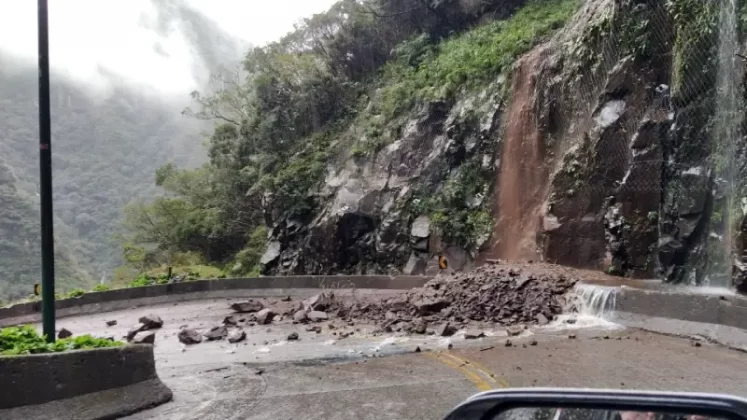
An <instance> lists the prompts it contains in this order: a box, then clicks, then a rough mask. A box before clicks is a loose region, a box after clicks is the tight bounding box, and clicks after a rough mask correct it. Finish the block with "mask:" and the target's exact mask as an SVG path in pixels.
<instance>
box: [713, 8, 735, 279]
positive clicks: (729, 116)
mask: <svg viewBox="0 0 747 420" xmlns="http://www.w3.org/2000/svg"><path fill="white" fill-rule="evenodd" d="M737 3H738V0H721V8H720V12H719V46H718V75H717V77H718V78H717V86H716V125H715V127H714V136H713V145H714V146H715V150H714V153H715V156H716V158H717V159H716V165H715V166H716V171H717V172H716V174H717V176H718V182H719V184H721V187H723V188H722V190H723V192H724V194H725V196H724V199H723V200H721V203H722V204H721V205H720V208H716V209H714V210H715V211H714V214H715V213H716V212H718V213H720V214H721V216H722V221H723V223H724V225H723V226H724V229H723V238H722V240H721V243H722V247H721V249H718V250H716V251H715V252H712V253H711V255H709V258H711V261H712V262H711V264H710V266H711V267H712V268H711V270H710V272H709V273H708V277H707V283H708V285H710V286H716V287H729V286H730V285H731V281H730V277H731V276H730V268H731V259H732V253H733V249H734V243H733V236H734V232H733V229H732V226H733V219H734V218H735V217H737V216H738V215H736V214H734V213H735V212H736V211H737V209H736V207H735V204H736V203H735V200H736V198H737V197H736V191H735V190H736V183H737V181H738V180H737V162H736V157H737V142H738V141H739V139H740V137H741V127H742V119H743V116H742V112H741V103H740V96H741V75H742V72H741V70H742V66H743V63H742V62H741V59H740V58H739V57H737V56H736V55H735V53H738V52H740V47H739V29H738V22H737V9H738V4H737Z"/></svg>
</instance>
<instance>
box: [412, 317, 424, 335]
mask: <svg viewBox="0 0 747 420" xmlns="http://www.w3.org/2000/svg"><path fill="white" fill-rule="evenodd" d="M427 329H428V323H427V322H425V320H423V319H418V320H416V321H415V322H413V323H412V332H414V333H415V334H425V331H426V330H427Z"/></svg>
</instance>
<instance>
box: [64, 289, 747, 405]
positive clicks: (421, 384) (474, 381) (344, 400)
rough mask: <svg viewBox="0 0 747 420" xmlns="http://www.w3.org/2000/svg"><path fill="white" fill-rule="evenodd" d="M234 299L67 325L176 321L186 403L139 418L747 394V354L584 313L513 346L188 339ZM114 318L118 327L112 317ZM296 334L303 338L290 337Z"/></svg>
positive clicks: (307, 338) (277, 331)
mask: <svg viewBox="0 0 747 420" xmlns="http://www.w3.org/2000/svg"><path fill="white" fill-rule="evenodd" d="M229 303H231V301H229V300H225V299H220V300H212V301H196V302H183V303H179V304H168V305H159V306H153V307H149V308H136V309H131V310H126V311H117V312H109V313H102V314H96V315H89V316H85V317H79V318H64V319H61V320H59V321H58V328H59V327H65V328H67V329H69V330H71V331H73V333H75V334H83V333H90V334H94V335H99V336H108V335H113V336H115V337H116V338H120V337H121V336H122V335H124V333H125V332H126V331H127V329H128V328H129V327H130V326H132V325H134V324H135V323H137V319H138V318H139V317H140V316H142V315H145V314H148V313H154V314H156V315H159V316H160V317H161V318H162V319H163V320H164V327H163V328H162V329H160V330H158V332H157V334H156V336H157V338H156V344H155V353H156V363H157V367H158V372H159V376H160V377H161V379H162V380H163V381H164V382H165V383H166V384H167V385H168V386H169V387H170V388H171V389H172V390H173V391H174V401H173V402H171V403H168V404H165V405H163V406H160V407H157V408H155V409H152V410H149V411H146V412H143V413H139V414H137V415H134V416H132V417H130V418H132V419H151V418H159V419H289V418H304V419H343V418H345V419H349V418H362V419H369V418H370V419H373V418H376V419H387V418H392V419H438V418H442V417H443V416H444V415H445V414H446V412H448V410H450V409H451V408H452V407H454V406H455V405H456V404H457V403H459V402H460V401H461V400H463V399H465V398H467V397H468V396H470V395H472V394H474V393H476V392H478V391H481V390H487V389H491V388H502V387H519V386H574V387H595V388H598V387H603V388H623V389H628V388H638V389H643V388H647V389H668V390H688V391H711V392H725V393H733V394H741V395H747V389H745V388H744V386H743V385H744V384H745V383H747V372H745V369H743V367H744V365H745V363H746V362H747V354H744V353H740V352H736V351H733V350H729V349H727V348H724V347H720V346H716V345H710V344H707V343H703V344H702V345H701V346H698V347H696V346H694V345H693V344H692V343H691V341H690V340H689V339H683V338H676V337H668V336H662V335H656V334H651V333H645V332H642V331H636V330H626V329H623V328H621V327H618V326H614V325H611V324H609V323H604V322H600V321H599V320H597V319H593V318H584V317H580V318H578V319H577V320H576V323H574V324H566V323H564V322H563V319H561V320H560V322H559V323H556V324H552V325H549V326H546V327H541V328H535V329H531V330H528V331H525V332H524V333H522V336H520V337H511V338H510V341H511V346H510V347H507V346H506V340H507V337H506V336H505V333H504V332H503V331H501V330H496V331H486V332H487V334H488V336H487V337H485V338H482V339H479V340H464V338H463V335H461V334H457V335H456V336H455V337H452V338H451V339H444V338H439V337H433V336H418V337H399V336H395V335H391V334H390V335H386V336H376V337H375V336H372V335H371V334H370V332H371V331H372V330H373V326H366V325H355V326H345V325H344V324H343V323H342V322H340V321H334V320H332V322H333V323H334V324H337V325H336V328H335V329H333V330H330V329H329V328H328V326H327V324H328V323H327V322H325V323H322V324H321V325H323V326H324V327H323V329H322V332H321V333H319V334H317V333H314V332H307V331H305V326H303V325H291V324H275V325H270V326H255V327H250V328H245V330H246V331H247V340H246V341H245V342H242V343H239V344H238V345H231V344H229V343H227V342H225V341H215V342H203V343H201V344H197V345H193V346H184V345H182V344H181V343H179V342H178V340H177V338H176V333H177V332H178V330H179V327H180V326H181V325H189V326H190V327H194V328H198V329H207V328H208V327H210V326H211V325H214V324H216V323H220V321H221V320H222V319H223V317H225V316H226V315H228V314H230V313H231V310H230V309H228V305H229ZM108 320H117V325H116V326H113V327H107V326H106V324H105V322H106V321H108ZM343 327H344V328H346V329H347V331H353V332H354V334H353V335H352V336H350V337H348V338H345V339H342V340H340V339H338V337H339V335H336V334H339V332H340V331H341V330H342V329H343ZM356 329H358V331H356ZM291 332H297V333H298V334H299V336H300V340H299V341H290V342H288V341H286V340H285V337H287V335H288V334H289V333H291ZM571 335H572V336H574V337H575V338H569V337H570V336H571ZM605 337H608V338H607V339H605ZM532 342H536V345H532ZM449 344H451V345H452V346H453V348H451V349H449V348H448V346H449ZM417 347H419V348H420V350H421V351H420V352H415V349H416V348H417Z"/></svg>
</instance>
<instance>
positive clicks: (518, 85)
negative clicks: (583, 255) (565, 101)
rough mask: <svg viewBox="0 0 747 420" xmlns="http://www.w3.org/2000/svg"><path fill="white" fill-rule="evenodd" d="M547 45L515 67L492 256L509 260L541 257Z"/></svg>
mask: <svg viewBox="0 0 747 420" xmlns="http://www.w3.org/2000/svg"><path fill="white" fill-rule="evenodd" d="M544 52H545V48H535V49H534V50H533V51H532V52H530V53H529V54H527V55H525V56H524V57H522V58H521V59H520V60H519V61H518V63H517V66H516V70H515V72H514V78H513V81H512V86H511V98H512V103H511V105H510V108H509V110H508V114H507V121H506V131H505V133H504V140H503V151H502V153H501V163H500V172H499V175H498V222H497V224H496V227H495V232H494V233H495V235H494V237H495V238H496V239H495V243H494V246H493V250H492V252H491V254H493V255H494V256H496V257H498V258H502V259H507V260H514V261H515V260H530V259H535V260H536V259H538V258H539V255H538V253H537V245H536V234H537V232H538V230H539V228H540V213H541V207H542V203H543V201H544V198H545V195H546V194H547V180H548V170H547V168H546V166H545V165H544V157H545V147H544V142H543V138H542V135H541V133H540V132H539V130H538V127H537V116H536V115H535V112H534V98H535V88H536V85H537V76H538V75H539V74H540V70H541V66H542V62H543V60H542V58H543V55H544V54H543V53H544Z"/></svg>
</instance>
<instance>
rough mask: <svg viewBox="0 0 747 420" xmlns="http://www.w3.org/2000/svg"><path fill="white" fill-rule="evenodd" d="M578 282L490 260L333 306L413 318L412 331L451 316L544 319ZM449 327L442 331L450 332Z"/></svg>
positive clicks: (349, 315) (370, 316)
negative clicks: (391, 293)
mask: <svg viewBox="0 0 747 420" xmlns="http://www.w3.org/2000/svg"><path fill="white" fill-rule="evenodd" d="M576 282H577V280H576V279H573V278H570V277H568V276H566V275H565V274H564V273H557V274H555V273H552V272H541V273H537V272H532V271H525V270H522V269H520V268H515V267H505V266H500V265H496V264H491V265H485V266H482V267H480V268H478V269H476V270H475V271H471V272H466V273H457V274H454V275H451V276H443V277H437V278H435V279H433V280H431V281H429V282H428V283H426V284H425V285H424V286H423V287H420V288H416V289H412V290H410V291H409V292H407V293H406V294H404V295H402V296H398V297H395V298H391V299H388V300H385V301H378V302H377V301H371V300H368V301H357V302H353V303H347V304H346V303H344V302H342V301H340V300H335V301H334V303H333V304H332V305H330V310H329V311H328V312H332V311H335V310H336V313H337V316H338V317H340V318H342V319H343V320H367V321H373V322H377V323H380V324H381V325H382V326H383V327H385V328H386V327H387V326H393V325H395V324H398V323H401V322H407V323H411V324H412V325H411V328H407V329H411V330H413V332H419V331H420V330H422V329H423V328H422V326H423V325H424V323H430V324H433V323H445V322H449V321H451V322H456V323H468V322H471V321H476V322H490V323H497V324H500V325H503V326H514V325H527V324H544V323H547V322H549V321H551V320H553V319H554V318H555V317H556V316H557V315H559V314H560V313H561V312H562V311H563V308H564V303H565V298H564V296H565V294H566V293H567V292H568V291H569V290H570V289H571V288H572V287H573V286H574V285H575V284H576ZM442 328H443V327H442ZM449 330H450V328H447V329H446V331H443V332H446V334H448V333H449V332H450V331H449ZM443 332H442V334H443Z"/></svg>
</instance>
